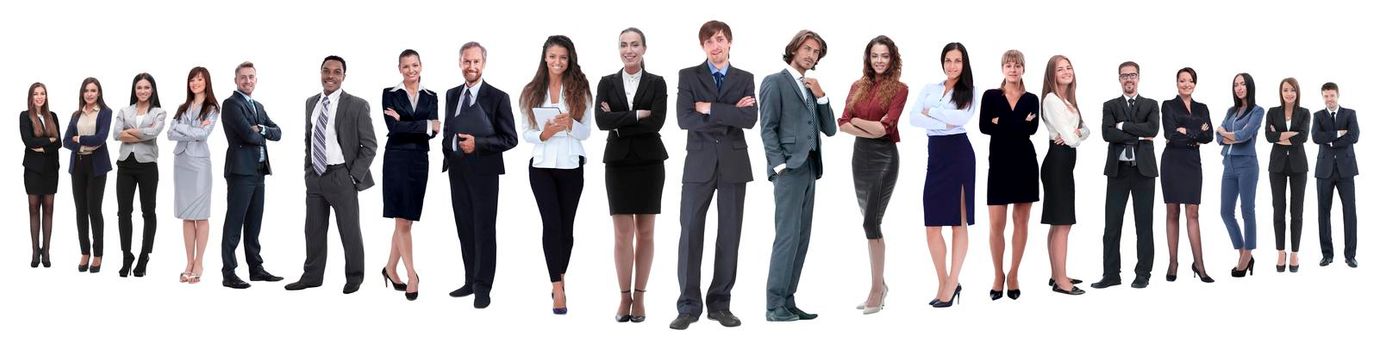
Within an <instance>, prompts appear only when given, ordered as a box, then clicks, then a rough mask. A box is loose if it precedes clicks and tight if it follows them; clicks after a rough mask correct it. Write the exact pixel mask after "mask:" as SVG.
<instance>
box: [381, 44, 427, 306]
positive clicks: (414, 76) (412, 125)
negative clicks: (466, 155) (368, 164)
mask: <svg viewBox="0 0 1379 350" xmlns="http://www.w3.org/2000/svg"><path fill="white" fill-rule="evenodd" d="M397 70H398V72H399V73H402V84H398V86H395V87H392V88H388V89H384V90H383V114H384V116H385V118H383V121H384V123H386V124H387V126H388V144H387V146H385V149H384V151H383V217H385V218H393V221H394V223H395V224H394V228H393V240H392V243H393V244H392V248H391V249H390V250H389V251H388V265H387V266H385V267H384V268H383V278H385V279H387V281H388V282H389V283H391V284H392V285H393V289H396V290H399V291H405V292H406V294H405V296H406V297H407V300H416V299H417V282H418V280H417V279H418V277H417V270H416V266H414V265H412V261H413V259H412V222H414V221H419V220H421V205H422V201H423V200H424V199H425V197H426V173H427V170H428V168H429V166H428V164H429V163H428V162H427V159H426V158H427V153H428V152H429V151H430V145H428V144H427V142H429V140H430V139H431V138H433V137H436V135H437V134H440V126H441V124H440V119H438V112H437V109H436V106H437V103H436V101H437V98H436V93H435V92H432V91H431V90H427V89H426V88H423V87H422V86H421V55H420V54H418V53H417V52H416V51H413V50H406V51H402V54H401V55H399V56H398V58H397ZM399 260H401V261H402V262H403V263H406V264H407V284H401V283H397V281H398V280H400V278H398V277H397V264H398V261H399Z"/></svg>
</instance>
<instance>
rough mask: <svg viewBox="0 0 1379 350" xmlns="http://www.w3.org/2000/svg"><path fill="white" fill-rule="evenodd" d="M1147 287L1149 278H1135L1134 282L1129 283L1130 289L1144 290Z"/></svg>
mask: <svg viewBox="0 0 1379 350" xmlns="http://www.w3.org/2000/svg"><path fill="white" fill-rule="evenodd" d="M1148 286H1149V276H1135V280H1134V281H1132V282H1130V288H1136V289H1139V288H1144V287H1148Z"/></svg>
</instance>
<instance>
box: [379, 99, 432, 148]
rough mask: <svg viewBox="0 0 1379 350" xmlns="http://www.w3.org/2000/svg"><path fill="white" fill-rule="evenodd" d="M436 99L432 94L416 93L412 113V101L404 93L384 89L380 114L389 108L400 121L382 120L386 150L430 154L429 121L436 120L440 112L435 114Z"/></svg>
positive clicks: (387, 117)
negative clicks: (428, 152) (385, 131)
mask: <svg viewBox="0 0 1379 350" xmlns="http://www.w3.org/2000/svg"><path fill="white" fill-rule="evenodd" d="M438 100H439V98H438V97H437V96H436V93H435V92H434V91H431V90H427V89H421V90H419V91H417V108H416V109H415V110H413V109H412V100H411V99H410V98H408V97H407V89H396V88H387V89H383V110H385V111H386V110H388V108H392V109H393V111H394V112H397V115H398V117H400V118H399V120H393V117H389V116H387V115H384V116H383V124H384V125H385V126H387V127H388V142H387V144H386V145H385V146H384V148H385V149H396V150H415V151H430V150H431V145H430V142H428V141H430V140H431V139H432V138H435V137H436V135H431V134H430V133H431V121H432V120H437V119H438V115H439V114H440V111H437V110H436V106H438V105H439V104H438V103H437V101H438Z"/></svg>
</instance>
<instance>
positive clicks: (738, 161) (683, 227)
mask: <svg viewBox="0 0 1379 350" xmlns="http://www.w3.org/2000/svg"><path fill="white" fill-rule="evenodd" d="M699 43H700V46H701V47H702V48H703V49H704V53H705V54H706V55H707V56H708V59H707V60H705V62H704V63H702V64H698V65H695V66H692V67H689V68H685V69H681V70H680V77H679V84H680V85H679V93H678V96H677V97H676V100H675V107H676V108H675V110H676V117H677V119H678V120H679V124H680V128H681V129H685V130H686V132H687V136H686V143H687V144H686V147H685V149H686V154H685V172H684V177H683V178H682V179H681V181H682V182H683V187H681V191H680V254H679V277H680V278H679V279H680V298H679V300H678V301H677V302H676V309H677V310H678V311H679V316H677V317H676V318H675V320H674V321H672V322H671V323H670V328H672V329H685V328H689V324H690V323H693V322H695V321H698V320H699V315H700V314H701V313H703V311H704V306H705V305H704V304H705V299H707V302H708V309H709V319H710V320H716V321H718V322H719V323H720V324H722V325H723V326H726V327H736V326H739V325H741V324H742V321H740V320H738V318H737V317H736V316H734V315H733V313H732V312H731V311H729V310H728V306H729V305H728V304H729V302H730V301H731V299H732V289H733V283H735V282H736V279H737V248H738V242H739V241H740V240H741V236H742V210H743V204H744V199H745V195H746V194H747V182H750V181H752V172H751V168H752V163H751V160H750V159H749V158H748V156H747V139H746V138H745V137H744V136H743V133H742V130H743V129H751V128H752V127H754V126H756V123H757V104H756V96H754V93H755V91H756V86H755V85H756V83H754V82H753V80H752V73H748V72H747V71H744V70H741V69H738V68H737V67H733V66H730V65H728V52H729V50H730V49H731V48H732V43H733V32H732V29H731V28H729V27H728V25H727V24H726V23H723V22H719V21H709V22H707V23H704V25H703V26H701V27H700V28H699ZM714 192H717V193H718V238H717V240H716V245H717V247H715V249H714V264H713V280H712V281H711V282H709V290H708V297H707V298H703V297H701V296H700V287H699V280H700V278H699V276H700V265H701V264H702V262H703V258H704V220H705V215H707V214H708V211H709V202H710V201H711V200H712V199H713V195H714Z"/></svg>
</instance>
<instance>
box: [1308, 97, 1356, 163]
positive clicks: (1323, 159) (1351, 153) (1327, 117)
mask: <svg viewBox="0 0 1379 350" xmlns="http://www.w3.org/2000/svg"><path fill="white" fill-rule="evenodd" d="M1337 130H1346V134H1345V136H1336V134H1338V133H1337V132H1336V131H1337ZM1312 142H1315V143H1317V144H1318V145H1321V147H1318V148H1320V149H1321V150H1320V151H1318V152H1317V171H1316V173H1315V174H1314V176H1316V177H1317V178H1319V179H1326V178H1330V177H1332V176H1333V175H1334V176H1341V177H1350V176H1355V175H1360V166H1359V165H1358V164H1356V163H1355V147H1353V146H1354V145H1355V143H1356V142H1360V122H1359V120H1357V119H1355V110H1353V109H1348V108H1345V107H1341V108H1340V109H1339V110H1337V111H1336V118H1331V113H1330V112H1328V111H1327V110H1326V108H1322V110H1320V111H1317V113H1314V114H1312ZM1333 170H1334V174H1333Z"/></svg>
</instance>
